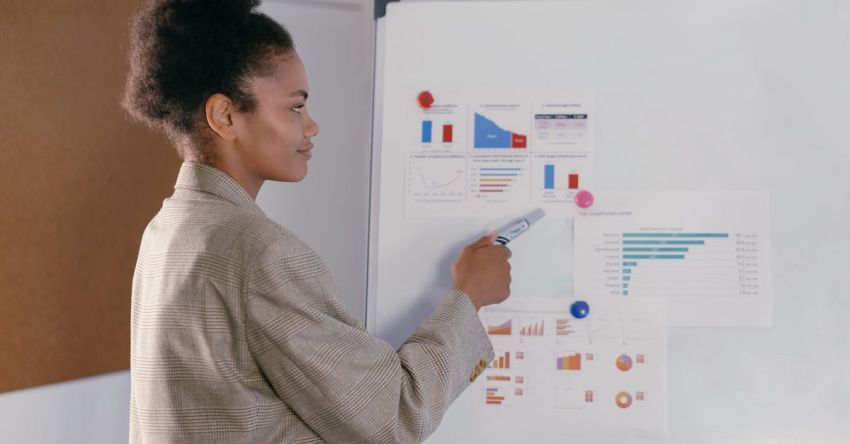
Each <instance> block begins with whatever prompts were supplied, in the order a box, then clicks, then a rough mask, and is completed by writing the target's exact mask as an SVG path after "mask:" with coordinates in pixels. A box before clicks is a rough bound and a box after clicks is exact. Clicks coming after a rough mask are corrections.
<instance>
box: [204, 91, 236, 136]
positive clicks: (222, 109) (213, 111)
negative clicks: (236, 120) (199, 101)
mask: <svg viewBox="0 0 850 444" xmlns="http://www.w3.org/2000/svg"><path fill="white" fill-rule="evenodd" d="M235 111H236V110H235V109H234V106H233V102H231V101H230V99H229V98H228V97H227V96H225V95H224V94H221V93H215V94H213V95H211V96H209V97H208V98H207V101H206V103H205V104H204V113H205V114H206V118H207V125H209V126H210V128H211V129H212V130H213V131H215V133H216V134H218V135H219V136H220V137H221V138H222V139H224V140H227V141H233V140H234V139H236V129H235V128H234V125H233V113H234V112H235Z"/></svg>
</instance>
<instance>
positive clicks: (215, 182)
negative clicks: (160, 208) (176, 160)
mask: <svg viewBox="0 0 850 444" xmlns="http://www.w3.org/2000/svg"><path fill="white" fill-rule="evenodd" d="M181 188H184V189H189V190H195V191H201V192H204V193H209V194H212V195H215V196H218V197H220V198H222V199H224V200H226V201H228V202H231V203H233V204H235V205H238V206H240V207H243V208H247V209H249V210H253V211H257V212H259V213H261V214H264V213H263V210H262V209H260V206H259V205H257V202H255V201H254V199H251V196H249V195H248V193H247V192H245V190H244V189H243V188H242V186H240V185H239V183H238V182H236V180H234V179H233V178H232V177H230V176H228V175H227V174H226V173H225V172H223V171H221V170H218V169H215V168H213V167H211V166H209V165H204V164H201V163H197V162H183V164H182V165H180V173H178V174H177V183H176V184H174V189H175V190H178V189H181Z"/></svg>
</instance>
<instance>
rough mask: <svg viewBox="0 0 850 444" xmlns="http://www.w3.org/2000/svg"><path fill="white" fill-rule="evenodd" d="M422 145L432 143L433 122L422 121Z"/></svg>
mask: <svg viewBox="0 0 850 444" xmlns="http://www.w3.org/2000/svg"><path fill="white" fill-rule="evenodd" d="M422 143H431V121H430V120H423V121H422Z"/></svg>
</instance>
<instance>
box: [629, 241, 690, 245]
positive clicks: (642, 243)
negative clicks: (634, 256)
mask: <svg viewBox="0 0 850 444" xmlns="http://www.w3.org/2000/svg"><path fill="white" fill-rule="evenodd" d="M623 245H705V241H704V240H624V241H623Z"/></svg>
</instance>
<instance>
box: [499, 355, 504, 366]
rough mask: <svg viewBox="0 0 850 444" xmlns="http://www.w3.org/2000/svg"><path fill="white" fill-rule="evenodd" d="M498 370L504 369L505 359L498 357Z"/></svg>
mask: <svg viewBox="0 0 850 444" xmlns="http://www.w3.org/2000/svg"><path fill="white" fill-rule="evenodd" d="M498 368H505V358H503V357H501V356H499V367H498Z"/></svg>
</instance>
